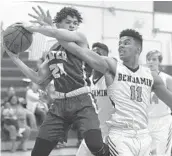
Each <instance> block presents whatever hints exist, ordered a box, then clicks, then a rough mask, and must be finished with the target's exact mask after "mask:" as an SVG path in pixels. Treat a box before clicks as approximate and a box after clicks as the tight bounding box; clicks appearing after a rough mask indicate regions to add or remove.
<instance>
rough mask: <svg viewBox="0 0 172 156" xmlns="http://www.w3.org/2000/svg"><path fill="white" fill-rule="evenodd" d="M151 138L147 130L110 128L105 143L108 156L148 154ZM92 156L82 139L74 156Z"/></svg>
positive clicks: (140, 155)
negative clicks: (107, 146)
mask: <svg viewBox="0 0 172 156" xmlns="http://www.w3.org/2000/svg"><path fill="white" fill-rule="evenodd" d="M151 142H152V139H151V137H150V135H149V132H148V130H140V131H137V134H136V131H133V130H125V131H120V130H110V132H109V135H108V137H107V144H108V145H109V149H110V156H149V155H150V145H151ZM81 155H82V156H94V155H93V154H91V152H90V151H89V149H88V148H87V145H86V144H85V142H84V141H82V143H81V145H80V147H79V149H78V151H77V154H76V156H81Z"/></svg>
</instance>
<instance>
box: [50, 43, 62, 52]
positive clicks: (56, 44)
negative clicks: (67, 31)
mask: <svg viewBox="0 0 172 156" xmlns="http://www.w3.org/2000/svg"><path fill="white" fill-rule="evenodd" d="M58 46H60V43H59V42H56V43H54V44H53V45H52V46H51V48H50V51H51V50H54V49H56V48H57V47H58Z"/></svg>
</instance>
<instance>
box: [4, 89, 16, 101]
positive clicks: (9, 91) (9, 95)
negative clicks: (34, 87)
mask: <svg viewBox="0 0 172 156" xmlns="http://www.w3.org/2000/svg"><path fill="white" fill-rule="evenodd" d="M6 94H7V96H6V97H5V98H4V100H3V101H4V102H7V101H8V100H9V98H11V97H12V96H13V95H16V90H15V89H14V87H12V86H11V87H9V88H8V89H7V92H6Z"/></svg>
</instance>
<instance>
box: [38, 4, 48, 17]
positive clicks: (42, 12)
mask: <svg viewBox="0 0 172 156" xmlns="http://www.w3.org/2000/svg"><path fill="white" fill-rule="evenodd" d="M38 9H39V10H40V12H41V14H42V15H43V16H44V17H45V16H46V14H45V12H44V10H43V9H42V8H41V7H40V6H39V5H38Z"/></svg>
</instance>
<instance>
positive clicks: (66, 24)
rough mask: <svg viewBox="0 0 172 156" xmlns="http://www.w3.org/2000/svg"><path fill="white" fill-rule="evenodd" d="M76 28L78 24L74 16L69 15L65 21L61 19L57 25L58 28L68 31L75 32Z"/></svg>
mask: <svg viewBox="0 0 172 156" xmlns="http://www.w3.org/2000/svg"><path fill="white" fill-rule="evenodd" d="M78 26H79V22H78V20H77V18H76V17H75V16H74V17H71V16H69V15H68V16H67V17H66V18H65V19H63V20H62V21H61V22H60V23H58V24H57V27H58V28H62V29H67V30H69V31H75V30H77V29H78Z"/></svg>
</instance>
